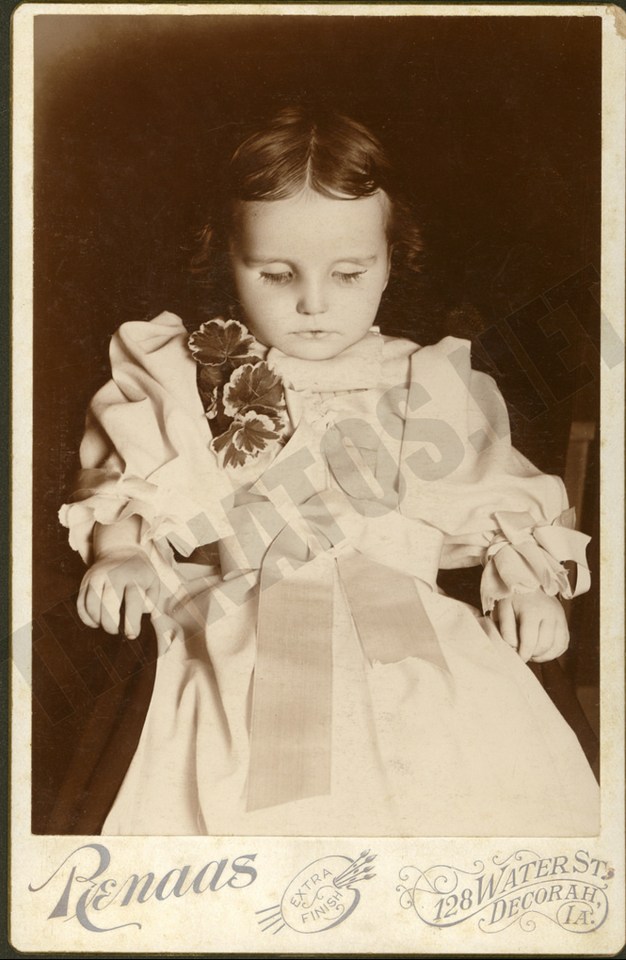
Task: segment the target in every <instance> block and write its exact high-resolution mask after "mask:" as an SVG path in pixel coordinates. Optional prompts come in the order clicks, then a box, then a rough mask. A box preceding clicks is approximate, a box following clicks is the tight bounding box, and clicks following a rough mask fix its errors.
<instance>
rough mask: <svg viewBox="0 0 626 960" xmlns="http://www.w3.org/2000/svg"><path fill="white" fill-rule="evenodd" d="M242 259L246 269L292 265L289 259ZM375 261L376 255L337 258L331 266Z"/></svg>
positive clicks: (367, 263)
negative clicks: (270, 265) (274, 264)
mask: <svg viewBox="0 0 626 960" xmlns="http://www.w3.org/2000/svg"><path fill="white" fill-rule="evenodd" d="M242 259H243V262H244V263H245V264H246V266H247V267H262V266H263V265H264V264H268V263H286V264H291V263H292V261H291V260H290V259H289V257H243V258H242ZM377 259H378V257H377V255H376V254H373V255H372V256H371V257H353V256H348V257H337V259H336V260H333V264H335V263H357V264H360V265H361V266H364V267H369V266H370V265H371V264H372V263H375V262H376V260H377Z"/></svg>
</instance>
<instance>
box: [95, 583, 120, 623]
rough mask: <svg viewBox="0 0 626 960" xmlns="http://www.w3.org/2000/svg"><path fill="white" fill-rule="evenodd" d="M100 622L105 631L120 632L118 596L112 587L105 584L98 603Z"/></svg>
mask: <svg viewBox="0 0 626 960" xmlns="http://www.w3.org/2000/svg"><path fill="white" fill-rule="evenodd" d="M100 623H101V625H102V629H103V630H106V632H107V633H112V634H117V633H119V632H120V598H119V596H118V594H117V591H116V590H114V589H113V587H110V586H106V587H105V588H104V590H103V591H102V601H101V603H100Z"/></svg>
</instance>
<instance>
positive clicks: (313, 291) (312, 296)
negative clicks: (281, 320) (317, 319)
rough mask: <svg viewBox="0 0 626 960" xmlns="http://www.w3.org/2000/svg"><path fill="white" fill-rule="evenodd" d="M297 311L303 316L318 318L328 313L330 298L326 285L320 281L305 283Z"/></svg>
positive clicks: (301, 290) (300, 293) (299, 297)
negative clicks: (318, 315) (317, 316)
mask: <svg viewBox="0 0 626 960" xmlns="http://www.w3.org/2000/svg"><path fill="white" fill-rule="evenodd" d="M296 309H297V311H298V313H300V314H302V315H303V316H316V315H317V314H321V313H326V312H327V311H328V297H327V295H326V290H325V288H324V284H323V283H321V282H320V281H318V280H307V281H306V282H303V284H302V287H301V289H300V292H299V296H298V303H297V305H296Z"/></svg>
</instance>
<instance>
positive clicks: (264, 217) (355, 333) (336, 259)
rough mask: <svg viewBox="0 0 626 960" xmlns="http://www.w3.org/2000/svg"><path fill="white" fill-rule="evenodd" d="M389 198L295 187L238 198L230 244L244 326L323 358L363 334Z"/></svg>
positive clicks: (384, 252) (288, 349)
mask: <svg viewBox="0 0 626 960" xmlns="http://www.w3.org/2000/svg"><path fill="white" fill-rule="evenodd" d="M388 207H389V201H388V199H387V197H386V195H385V194H383V193H377V194H374V195H373V196H371V197H364V198H362V199H359V200H335V199H330V198H329V197H324V196H321V195H320V194H318V193H315V192H313V191H311V190H308V189H307V190H303V191H302V192H301V193H300V194H298V195H297V196H295V197H290V198H288V199H286V200H272V201H259V202H257V201H254V202H240V203H239V204H238V207H237V209H236V212H235V230H234V235H233V238H232V241H231V245H230V253H231V263H232V268H233V274H234V280H235V286H236V289H237V294H238V297H239V301H240V303H241V304H242V306H243V309H244V313H245V322H246V324H247V326H248V328H249V330H250V332H251V333H252V334H253V335H254V336H255V337H256V338H257V339H258V340H260V341H261V343H264V344H265V345H266V346H268V347H278V349H279V350H282V352H283V353H286V354H288V355H289V356H293V357H301V358H302V359H306V360H327V359H328V358H329V357H334V356H336V355H337V354H338V353H341V352H342V350H345V349H346V348H347V347H349V346H351V345H352V344H353V343H356V342H357V341H358V340H360V339H361V338H362V337H364V336H365V334H366V333H367V331H368V330H369V328H370V327H371V326H372V324H373V323H374V320H375V318H376V313H377V311H378V305H379V303H380V298H381V296H382V293H383V290H384V289H385V287H386V285H387V279H388V276H389V247H388V244H387V237H386V230H385V225H386V218H387V213H388Z"/></svg>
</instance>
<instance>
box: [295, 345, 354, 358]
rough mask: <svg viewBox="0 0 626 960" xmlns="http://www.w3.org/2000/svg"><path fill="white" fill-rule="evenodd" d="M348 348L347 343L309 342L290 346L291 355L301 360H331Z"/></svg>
mask: <svg viewBox="0 0 626 960" xmlns="http://www.w3.org/2000/svg"><path fill="white" fill-rule="evenodd" d="M345 349H346V344H345V343H341V344H339V343H333V344H330V343H308V344H306V345H304V344H297V345H296V346H294V345H293V344H292V345H291V346H290V348H289V356H291V357H298V358H299V359H300V360H331V359H332V358H333V357H336V356H337V355H338V354H340V353H342V352H343V351H344V350H345Z"/></svg>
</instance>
